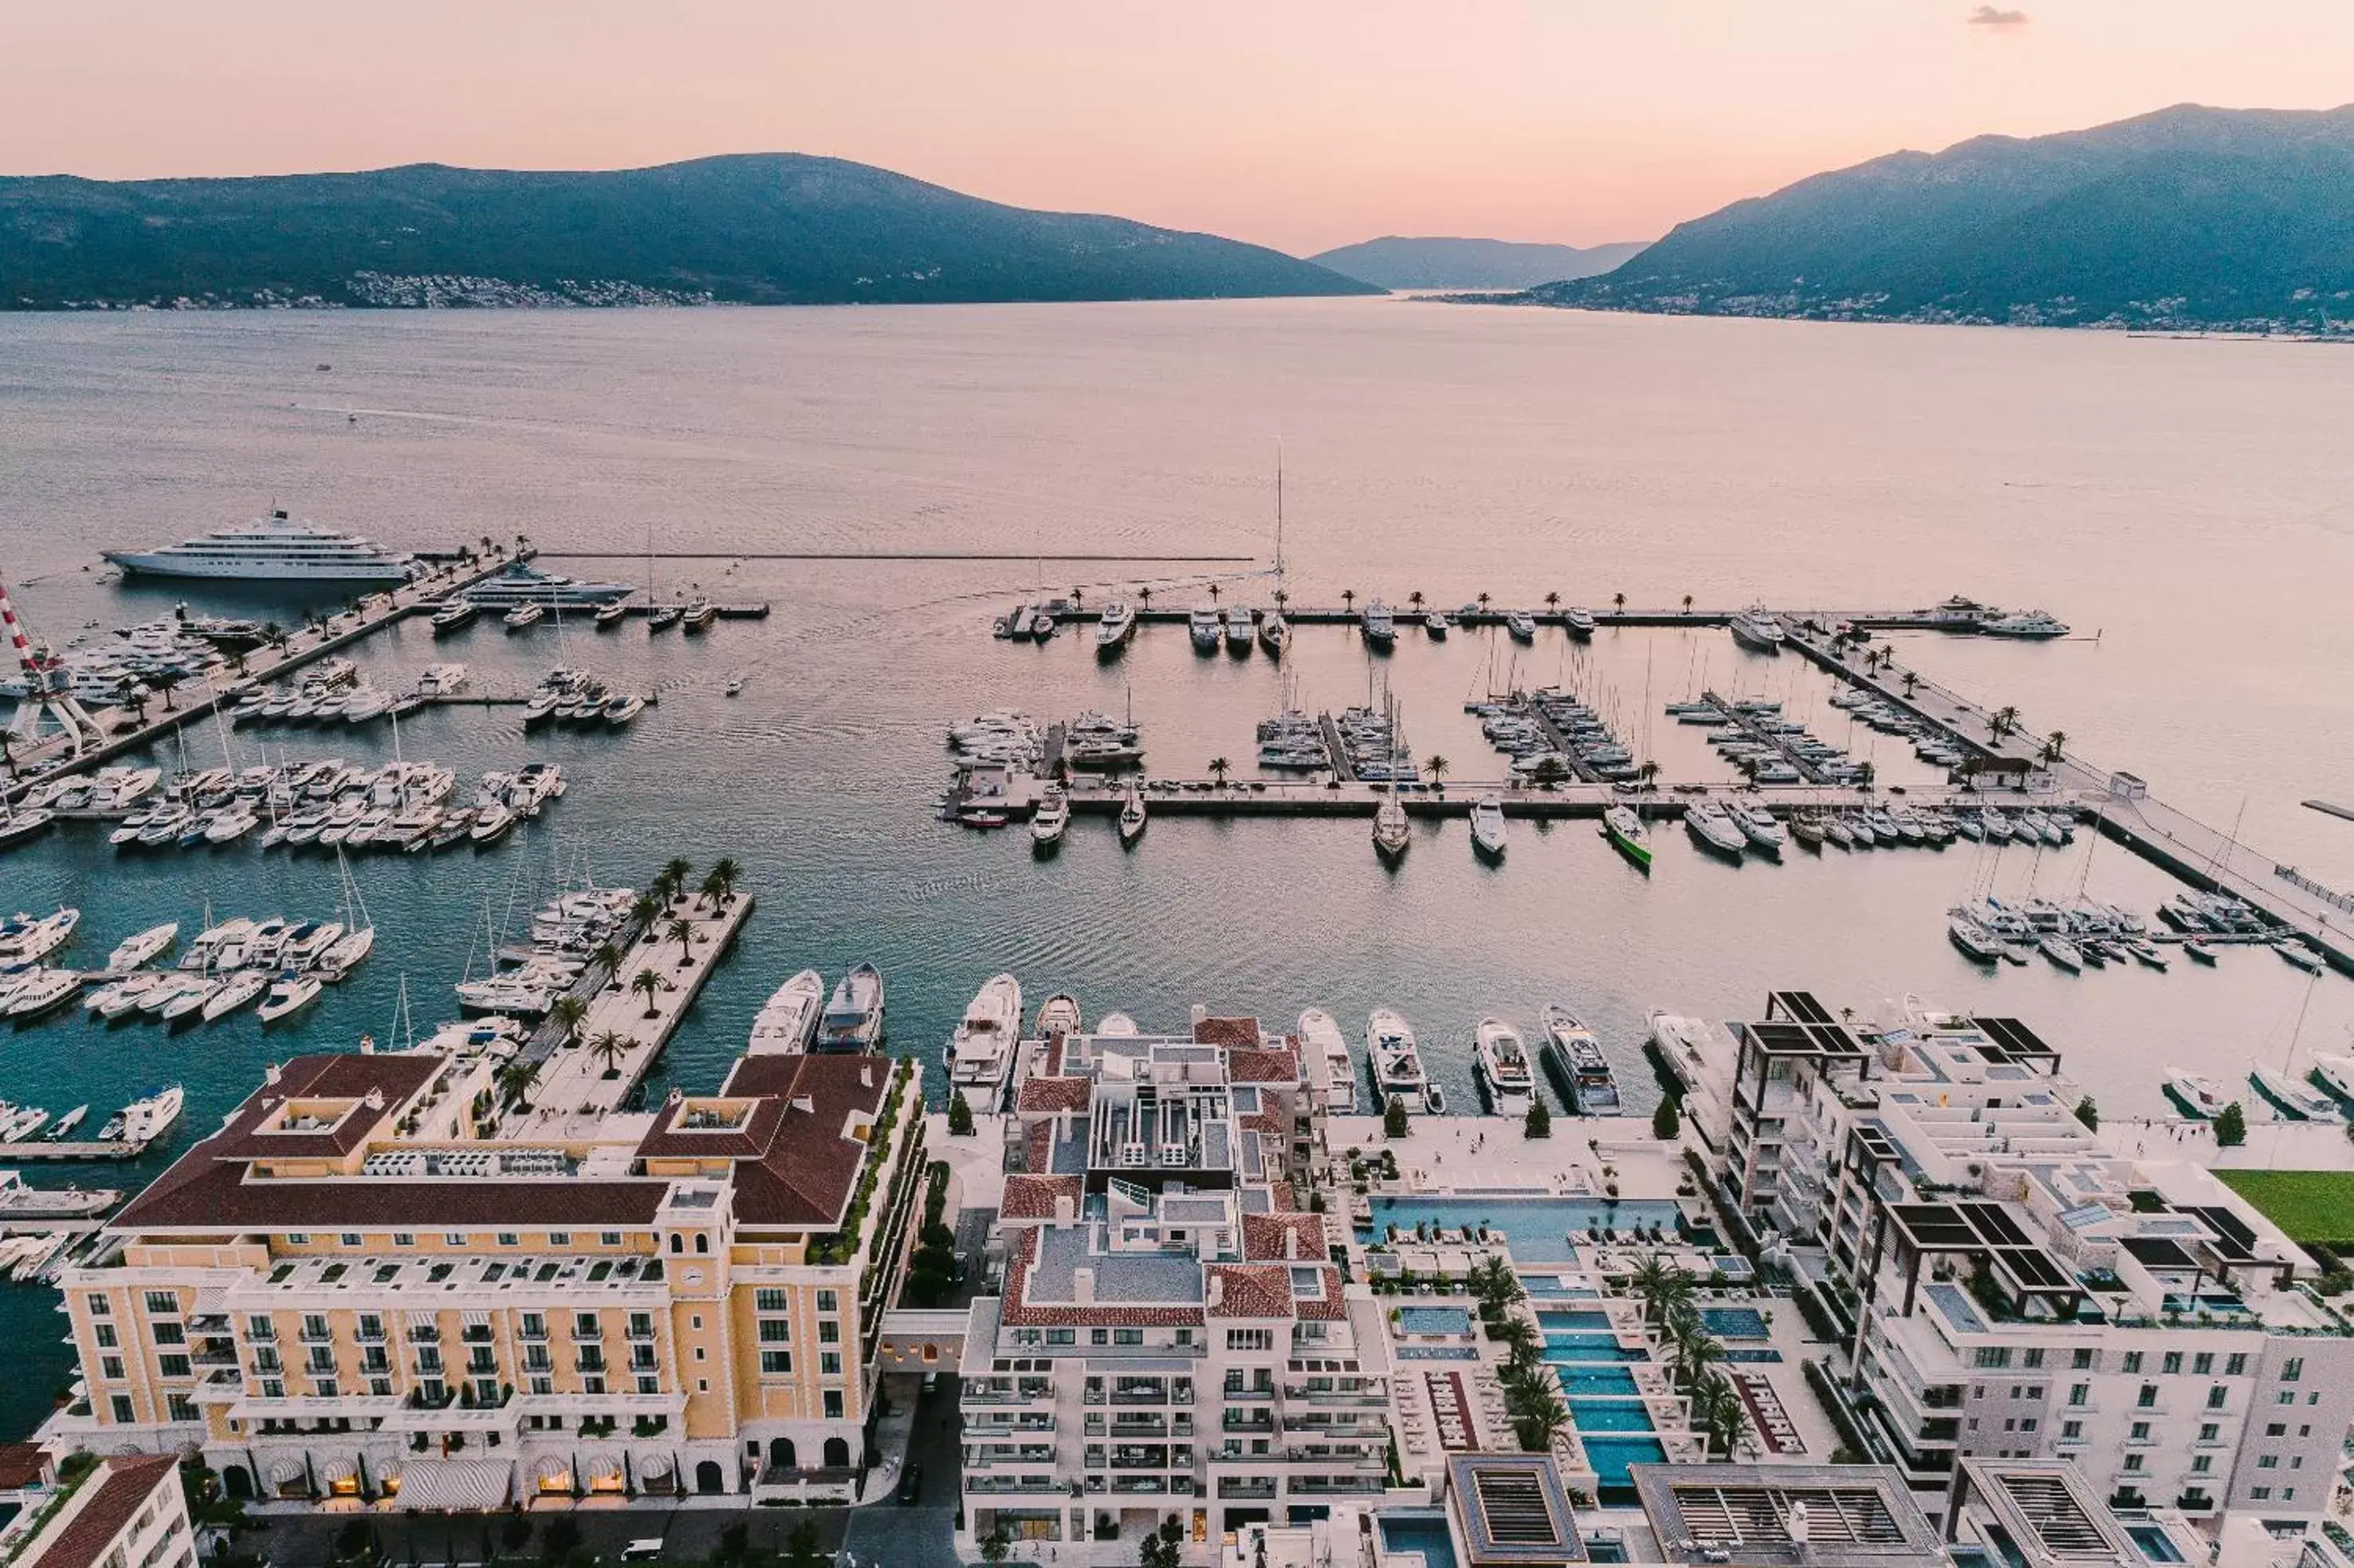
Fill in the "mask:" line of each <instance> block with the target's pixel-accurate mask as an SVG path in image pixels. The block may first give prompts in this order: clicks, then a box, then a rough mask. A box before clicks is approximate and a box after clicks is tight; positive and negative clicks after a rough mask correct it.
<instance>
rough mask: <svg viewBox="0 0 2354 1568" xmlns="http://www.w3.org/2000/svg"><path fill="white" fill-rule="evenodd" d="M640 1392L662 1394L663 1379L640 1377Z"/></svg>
mask: <svg viewBox="0 0 2354 1568" xmlns="http://www.w3.org/2000/svg"><path fill="white" fill-rule="evenodd" d="M638 1392H639V1393H661V1392H662V1379H660V1378H658V1377H651V1376H642V1377H640V1378H639V1379H638Z"/></svg>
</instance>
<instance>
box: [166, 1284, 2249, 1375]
mask: <svg viewBox="0 0 2354 1568" xmlns="http://www.w3.org/2000/svg"><path fill="white" fill-rule="evenodd" d="M179 1311H180V1297H179V1293H178V1292H177V1291H173V1290H150V1291H149V1292H148V1293H147V1316H149V1317H150V1318H173V1317H177V1316H178V1315H179ZM2291 1381H2295V1380H2293V1379H2292V1380H2291Z"/></svg>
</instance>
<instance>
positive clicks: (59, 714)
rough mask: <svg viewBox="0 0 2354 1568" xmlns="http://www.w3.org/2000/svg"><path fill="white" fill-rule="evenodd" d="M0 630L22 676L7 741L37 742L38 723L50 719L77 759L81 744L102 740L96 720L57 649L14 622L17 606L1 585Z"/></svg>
mask: <svg viewBox="0 0 2354 1568" xmlns="http://www.w3.org/2000/svg"><path fill="white" fill-rule="evenodd" d="M0 628H5V630H6V631H7V633H8V645H9V646H10V647H11V648H13V649H14V650H15V651H16V664H17V667H18V668H19V669H21V670H23V671H24V673H25V680H24V685H25V694H24V695H23V696H22V697H20V698H18V699H17V702H16V716H15V717H14V718H12V719H10V720H9V721H8V738H9V739H10V740H12V741H15V742H16V743H17V744H19V745H29V744H31V743H33V742H36V741H37V740H39V739H40V738H41V720H42V719H43V718H44V717H48V718H52V719H55V720H56V721H57V724H58V728H59V729H62V730H63V731H64V732H65V735H66V743H67V747H68V749H69V755H72V756H76V757H79V756H80V755H81V749H82V747H83V746H84V745H86V744H94V743H96V742H97V741H98V740H99V739H100V738H101V736H100V731H99V727H98V721H97V720H95V719H93V718H91V717H90V714H89V712H88V711H87V710H86V709H84V708H83V706H82V705H81V703H80V699H78V698H77V697H76V696H75V695H74V694H73V673H72V672H71V671H69V669H67V668H66V662H65V661H64V660H63V659H62V658H60V657H58V652H57V650H55V649H54V648H51V647H50V646H49V645H48V643H46V642H43V643H39V644H36V643H35V642H34V641H33V640H32V638H31V636H30V635H29V634H27V631H26V630H25V623H24V622H23V621H21V620H17V619H16V606H15V605H14V604H12V603H11V602H9V599H8V585H7V584H5V583H0Z"/></svg>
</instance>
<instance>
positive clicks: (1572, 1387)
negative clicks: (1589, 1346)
mask: <svg viewBox="0 0 2354 1568" xmlns="http://www.w3.org/2000/svg"><path fill="white" fill-rule="evenodd" d="M1553 1376H1555V1377H1557V1378H1559V1379H1560V1380H1561V1389H1562V1392H1563V1393H1566V1394H1568V1395H1569V1396H1570V1398H1571V1399H1572V1400H1573V1401H1575V1399H1576V1397H1577V1396H1578V1395H1579V1394H1581V1393H1635V1392H1636V1387H1635V1374H1634V1372H1632V1371H1631V1370H1630V1369H1628V1368H1627V1367H1623V1366H1614V1365H1608V1364H1599V1363H1597V1364H1593V1365H1583V1364H1580V1363H1579V1362H1576V1361H1555V1362H1553Z"/></svg>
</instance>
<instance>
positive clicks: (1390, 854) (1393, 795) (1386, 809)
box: [1373, 788, 1414, 863]
mask: <svg viewBox="0 0 2354 1568" xmlns="http://www.w3.org/2000/svg"><path fill="white" fill-rule="evenodd" d="M1413 843H1414V825H1413V823H1412V822H1411V821H1408V820H1407V817H1406V814H1405V800H1404V799H1403V798H1402V797H1401V796H1400V795H1399V794H1398V792H1397V790H1396V789H1394V788H1393V789H1388V790H1386V791H1384V794H1383V795H1382V799H1381V804H1379V805H1378V806H1375V807H1374V808H1373V853H1376V854H1378V855H1380V856H1381V857H1382V858H1383V859H1384V860H1385V861H1390V862H1392V863H1395V862H1396V861H1398V860H1401V859H1403V858H1404V857H1405V852H1406V850H1407V849H1408V848H1409V847H1411V846H1412V844H1413Z"/></svg>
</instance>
